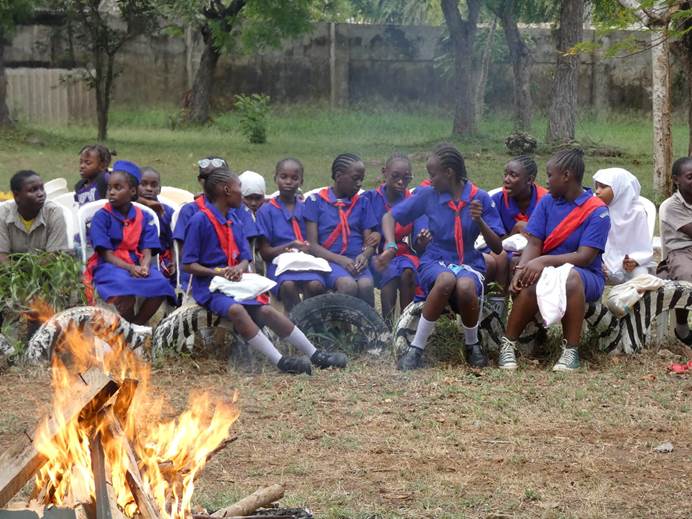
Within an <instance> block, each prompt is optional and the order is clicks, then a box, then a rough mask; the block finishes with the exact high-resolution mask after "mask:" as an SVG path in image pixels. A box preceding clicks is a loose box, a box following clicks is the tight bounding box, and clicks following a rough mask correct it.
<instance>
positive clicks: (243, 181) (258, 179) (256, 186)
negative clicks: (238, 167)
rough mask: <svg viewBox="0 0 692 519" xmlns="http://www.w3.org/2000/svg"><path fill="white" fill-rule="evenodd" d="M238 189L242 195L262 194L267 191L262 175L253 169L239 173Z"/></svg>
mask: <svg viewBox="0 0 692 519" xmlns="http://www.w3.org/2000/svg"><path fill="white" fill-rule="evenodd" d="M239 178H240V191H241V192H242V193H243V196H249V195H262V196H264V195H265V194H266V193H267V184H266V183H265V181H264V177H263V176H262V175H260V174H259V173H255V172H254V171H245V172H243V174H242V175H240V177H239Z"/></svg>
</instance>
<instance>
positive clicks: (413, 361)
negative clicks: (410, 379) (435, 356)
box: [397, 346, 423, 371]
mask: <svg viewBox="0 0 692 519" xmlns="http://www.w3.org/2000/svg"><path fill="white" fill-rule="evenodd" d="M422 360H423V350H421V349H420V348H416V347H415V346H409V347H408V350H406V353H404V354H403V355H402V356H401V358H400V359H399V364H398V365H397V369H399V371H411V370H413V369H418V368H420V367H421V364H422V363H423V361H422Z"/></svg>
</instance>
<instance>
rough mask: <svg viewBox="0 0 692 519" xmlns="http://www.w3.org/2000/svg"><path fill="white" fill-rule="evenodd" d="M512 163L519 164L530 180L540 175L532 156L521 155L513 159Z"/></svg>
mask: <svg viewBox="0 0 692 519" xmlns="http://www.w3.org/2000/svg"><path fill="white" fill-rule="evenodd" d="M510 162H517V163H518V164H519V165H520V166H521V167H522V168H523V169H524V171H526V174H527V175H528V176H529V177H530V178H536V175H537V174H538V165H537V164H536V161H535V160H533V157H531V156H530V155H519V156H518V157H514V158H512V160H510Z"/></svg>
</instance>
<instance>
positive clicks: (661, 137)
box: [651, 25, 673, 201]
mask: <svg viewBox="0 0 692 519" xmlns="http://www.w3.org/2000/svg"><path fill="white" fill-rule="evenodd" d="M651 40H652V48H651V71H652V73H651V102H652V113H653V122H654V193H655V194H656V199H657V200H658V201H661V200H663V199H665V198H668V197H669V196H670V195H671V194H672V192H673V180H672V177H671V175H670V169H671V166H672V162H673V145H672V144H673V138H672V133H671V127H672V120H671V108H670V107H671V102H670V97H671V82H670V43H669V41H668V27H667V25H666V26H664V27H661V28H660V30H659V31H656V30H654V31H652V32H651Z"/></svg>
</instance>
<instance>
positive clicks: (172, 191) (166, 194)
mask: <svg viewBox="0 0 692 519" xmlns="http://www.w3.org/2000/svg"><path fill="white" fill-rule="evenodd" d="M161 196H162V197H163V198H165V199H167V200H171V201H172V202H174V203H175V204H177V205H178V206H180V205H183V204H187V203H188V202H192V201H193V200H194V199H195V195H193V194H192V193H190V192H189V191H187V190H185V189H180V188H179V187H172V186H162V187H161Z"/></svg>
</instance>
